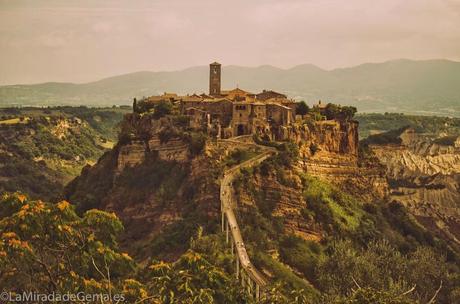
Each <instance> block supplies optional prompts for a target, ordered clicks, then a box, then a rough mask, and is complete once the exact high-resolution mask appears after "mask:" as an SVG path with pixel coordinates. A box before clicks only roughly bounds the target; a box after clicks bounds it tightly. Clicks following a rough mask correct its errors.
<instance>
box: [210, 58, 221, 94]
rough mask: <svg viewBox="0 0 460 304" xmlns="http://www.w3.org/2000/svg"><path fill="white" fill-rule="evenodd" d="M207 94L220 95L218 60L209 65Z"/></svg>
mask: <svg viewBox="0 0 460 304" xmlns="http://www.w3.org/2000/svg"><path fill="white" fill-rule="evenodd" d="M209 95H211V96H219V95H220V63H218V62H213V63H211V64H210V65H209Z"/></svg>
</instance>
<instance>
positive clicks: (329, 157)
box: [288, 120, 388, 201]
mask: <svg viewBox="0 0 460 304" xmlns="http://www.w3.org/2000/svg"><path fill="white" fill-rule="evenodd" d="M288 138H289V139H290V140H293V141H294V142H296V143H297V144H298V145H299V152H300V161H299V166H300V167H301V168H302V169H303V170H305V171H306V172H307V173H309V174H311V175H313V176H318V177H321V178H324V179H326V180H328V181H330V182H332V183H334V184H336V185H338V186H340V187H341V188H342V189H344V190H345V191H348V192H350V193H353V194H354V195H356V196H359V197H361V198H362V199H363V200H366V201H373V200H376V199H377V200H381V199H383V198H385V196H386V195H387V194H388V185H387V181H386V177H385V172H384V171H383V170H382V168H381V166H380V165H379V164H378V163H375V162H369V161H366V160H365V159H363V158H362V157H360V153H359V136H358V123H357V122H356V121H339V120H327V121H317V122H312V123H307V124H303V125H300V126H299V125H298V126H296V127H294V128H292V129H290V130H289V132H288Z"/></svg>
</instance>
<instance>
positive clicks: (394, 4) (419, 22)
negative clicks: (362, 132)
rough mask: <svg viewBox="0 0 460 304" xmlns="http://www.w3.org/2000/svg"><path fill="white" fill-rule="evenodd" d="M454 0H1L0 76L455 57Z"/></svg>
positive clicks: (66, 76)
mask: <svg viewBox="0 0 460 304" xmlns="http://www.w3.org/2000/svg"><path fill="white" fill-rule="evenodd" d="M459 12H460V3H459V2H458V1H457V0H442V1H432V0H413V1H405V0H387V1H379V2H375V1H368V0H349V1H347V2H346V5H345V3H344V1H342V0H306V1H301V0H285V1H275V0H264V1H262V0H253V1H247V0H246V1H243V0H233V1H223V0H217V1H216V0H213V1H212V0H196V1H179V0H169V1H166V0H158V1H149V0H137V1H122V0H112V1H102V0H83V1H77V0H68V1H60V0H46V1H45V0H34V1H23V0H18V1H5V0H3V1H2V0H0V53H1V54H2V56H1V57H0V73H2V74H1V75H0V82H3V83H14V82H25V81H27V82H40V81H49V80H54V81H90V80H95V79H98V78H100V77H104V76H110V75H113V74H121V73H126V72H132V71H136V70H173V69H181V68H186V67H189V66H193V65H201V64H207V63H208V62H209V61H210V60H214V59H216V60H220V61H222V63H224V64H237V65H251V66H255V65H262V64H272V65H276V66H280V67H290V66H293V65H296V64H303V63H313V64H316V65H319V66H321V67H324V68H334V67H342V66H350V65H355V64H359V63H362V62H368V61H384V60H388V59H396V58H402V57H405V58H412V59H428V58H449V59H454V60H458V59H460V43H459V41H460V32H459V31H458V28H460V18H459Z"/></svg>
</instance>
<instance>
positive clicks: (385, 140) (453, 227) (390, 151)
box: [364, 127, 460, 248]
mask: <svg viewBox="0 0 460 304" xmlns="http://www.w3.org/2000/svg"><path fill="white" fill-rule="evenodd" d="M364 143H365V144H366V145H368V147H369V148H370V149H371V150H372V152H373V153H375V156H376V157H377V158H378V159H379V160H380V162H382V163H383V164H384V165H385V167H386V172H387V176H388V179H389V182H390V183H389V184H390V187H391V198H392V200H394V201H398V202H401V203H402V204H404V205H405V206H406V207H407V208H408V209H409V210H410V212H411V213H412V214H414V215H415V216H416V218H417V219H418V220H419V221H420V222H421V223H423V224H424V225H425V226H426V227H427V229H430V230H432V231H436V232H437V233H438V234H440V235H442V236H443V237H445V238H446V239H449V240H450V241H452V243H453V244H454V245H455V246H456V247H457V248H460V221H459V218H460V213H459V210H460V192H459V189H460V139H459V136H458V134H457V135H456V136H441V137H434V136H433V135H432V134H430V135H426V134H419V133H416V132H415V130H414V129H412V128H409V127H406V128H402V129H399V130H395V131H390V132H386V133H382V134H379V135H373V136H370V137H369V138H367V139H366V140H364Z"/></svg>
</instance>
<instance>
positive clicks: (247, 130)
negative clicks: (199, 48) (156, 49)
mask: <svg viewBox="0 0 460 304" xmlns="http://www.w3.org/2000/svg"><path fill="white" fill-rule="evenodd" d="M209 69H210V70H209V95H207V94H201V95H198V94H192V95H186V96H179V95H177V94H174V93H166V92H165V93H164V94H163V95H159V96H151V97H148V98H144V99H143V100H141V101H139V103H137V104H138V105H139V104H140V105H142V109H144V110H145V109H149V108H152V107H154V106H155V104H158V103H160V102H168V103H172V104H175V105H177V106H178V108H179V109H180V113H181V114H182V115H186V116H189V118H190V127H191V128H193V129H205V130H207V131H208V133H209V134H214V135H215V136H216V137H218V138H229V137H234V136H240V135H249V134H260V135H267V136H269V137H270V138H275V136H273V134H281V133H282V132H281V130H280V129H281V128H283V127H284V128H286V127H288V126H289V125H290V124H292V123H293V122H294V121H295V105H296V102H295V101H294V100H292V99H288V98H287V96H286V95H284V94H281V93H278V92H275V91H271V90H263V91H262V92H261V93H258V94H254V93H251V92H247V91H245V90H242V89H240V88H235V89H233V90H221V65H220V64H219V63H217V62H214V63H211V64H210V66H209ZM137 108H139V106H136V109H137Z"/></svg>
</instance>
